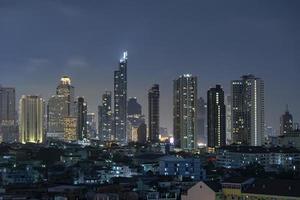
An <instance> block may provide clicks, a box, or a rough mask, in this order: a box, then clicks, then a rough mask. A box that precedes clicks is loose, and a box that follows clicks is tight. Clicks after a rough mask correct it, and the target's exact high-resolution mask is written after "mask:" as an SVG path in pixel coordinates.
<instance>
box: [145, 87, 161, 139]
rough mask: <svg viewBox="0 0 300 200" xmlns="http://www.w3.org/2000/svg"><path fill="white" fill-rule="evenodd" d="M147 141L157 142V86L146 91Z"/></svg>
mask: <svg viewBox="0 0 300 200" xmlns="http://www.w3.org/2000/svg"><path fill="white" fill-rule="evenodd" d="M148 127H149V141H150V142H153V143H155V142H158V141H159V128H160V127H159V85H158V84H154V85H153V86H152V87H151V88H150V90H149V91H148Z"/></svg>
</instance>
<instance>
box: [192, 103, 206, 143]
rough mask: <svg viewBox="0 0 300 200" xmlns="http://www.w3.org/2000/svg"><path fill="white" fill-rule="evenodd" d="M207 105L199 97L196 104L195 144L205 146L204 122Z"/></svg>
mask: <svg viewBox="0 0 300 200" xmlns="http://www.w3.org/2000/svg"><path fill="white" fill-rule="evenodd" d="M206 113H207V105H206V102H205V100H204V99H203V98H202V97H200V98H198V99H197V104H196V129H195V133H196V142H197V144H206V141H207V139H206V137H207V134H206V130H207V129H206V124H207V123H206V121H207V114H206Z"/></svg>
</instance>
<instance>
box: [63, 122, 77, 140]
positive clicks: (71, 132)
mask: <svg viewBox="0 0 300 200" xmlns="http://www.w3.org/2000/svg"><path fill="white" fill-rule="evenodd" d="M77 140H78V135H77V117H65V118H64V141H66V142H72V141H77Z"/></svg>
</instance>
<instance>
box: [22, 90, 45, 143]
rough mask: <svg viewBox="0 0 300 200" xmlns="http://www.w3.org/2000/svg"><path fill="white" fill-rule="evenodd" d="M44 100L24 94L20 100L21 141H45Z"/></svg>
mask: <svg viewBox="0 0 300 200" xmlns="http://www.w3.org/2000/svg"><path fill="white" fill-rule="evenodd" d="M44 113H45V109H44V100H43V99H42V98H41V97H39V96H33V95H30V96H25V95H23V96H22V97H21V99H20V102H19V134H20V142H21V143H27V142H30V143H42V142H43V141H44V138H45V137H44V132H45V130H44Z"/></svg>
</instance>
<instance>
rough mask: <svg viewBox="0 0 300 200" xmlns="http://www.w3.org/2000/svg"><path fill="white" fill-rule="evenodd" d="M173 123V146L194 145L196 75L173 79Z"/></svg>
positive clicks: (184, 146) (190, 146)
mask: <svg viewBox="0 0 300 200" xmlns="http://www.w3.org/2000/svg"><path fill="white" fill-rule="evenodd" d="M173 84H174V90H173V95H174V99H173V102H174V103H173V105H174V106H173V120H174V121H173V125H174V139H175V146H176V147H177V148H181V149H184V150H192V149H194V148H195V147H196V133H195V126H196V101H197V77H195V76H192V75H190V74H184V75H183V76H180V77H179V78H178V79H177V80H174V83H173Z"/></svg>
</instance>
